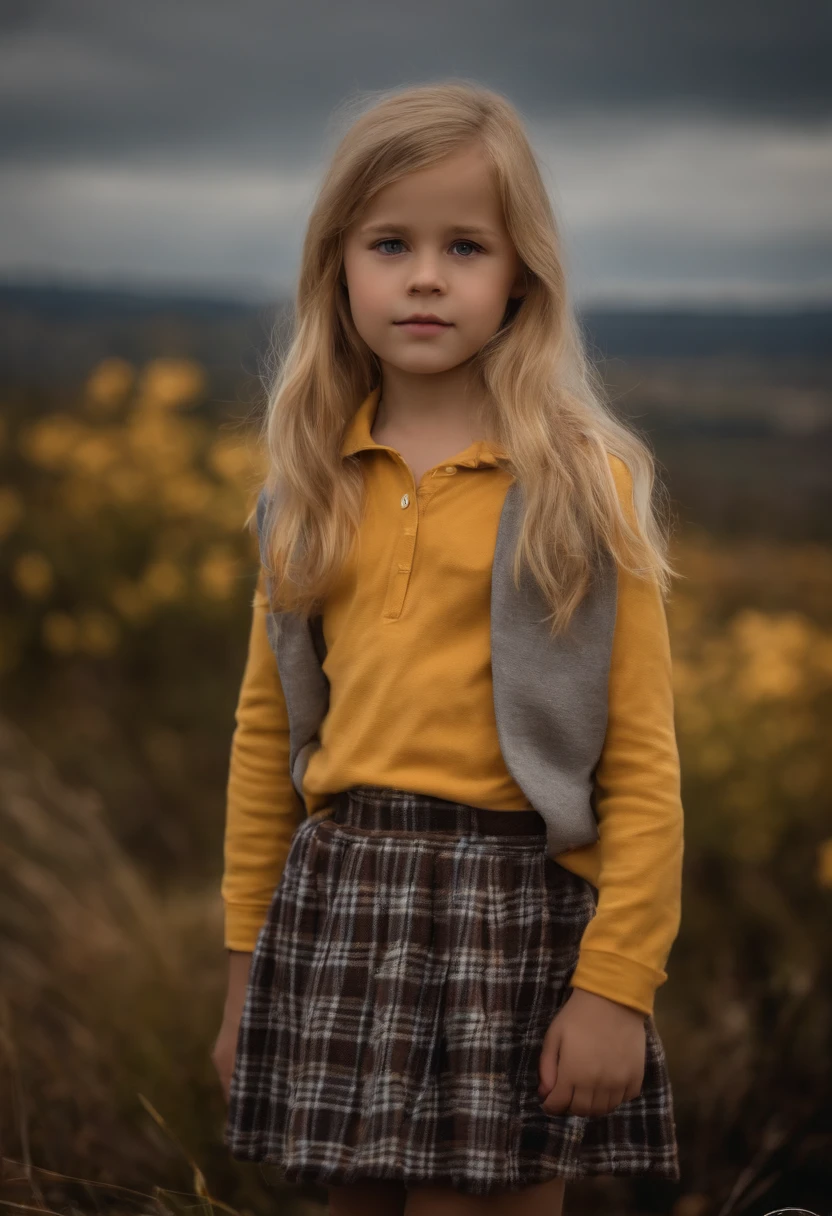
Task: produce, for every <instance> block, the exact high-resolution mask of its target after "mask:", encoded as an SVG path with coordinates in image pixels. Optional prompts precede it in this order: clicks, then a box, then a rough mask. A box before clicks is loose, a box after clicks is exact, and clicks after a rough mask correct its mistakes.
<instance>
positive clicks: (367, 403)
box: [341, 385, 508, 469]
mask: <svg viewBox="0 0 832 1216" xmlns="http://www.w3.org/2000/svg"><path fill="white" fill-rule="evenodd" d="M380 398H381V385H376V387H375V388H374V389H373V390H372V392H370V393H368V394H367V396H366V397H365V398H364V400H363V401H362V402H361V404H360V405H359V407H358V409H357V410H356V412H355V413H354V414H353V416H352V418H351V419H350V421H349V424H348V426H347V429H346V432H345V434H344V438H343V440H342V443H341V455H342V457H344V456H352V455H353V454H354V453H355V452H361V451H364V450H365V449H368V448H380V449H382V450H384V448H385V445H384V444H381V443H376V441H375V439H373V436H372V433H371V432H372V429H373V422H374V421H375V417H376V410H377V409H378V403H379V399H380ZM507 455H508V453H507V452H506V449H505V448H504V447H503V445H502V444H500V443H497V441H496V440H488V439H476V440H475V441H474V442H473V443H472V444H470V445H469V446H468V447H467V448H465V449H464V450H463V451H461V452H459V453H457V455H456V456H452V457H451V458H450V460H449V461H448V463H449V464H455V465H460V466H462V467H464V468H471V469H475V468H478V467H481V466H485V465H490V466H496V464H497V458H498V457H502V458H503V459H505V458H506V457H507Z"/></svg>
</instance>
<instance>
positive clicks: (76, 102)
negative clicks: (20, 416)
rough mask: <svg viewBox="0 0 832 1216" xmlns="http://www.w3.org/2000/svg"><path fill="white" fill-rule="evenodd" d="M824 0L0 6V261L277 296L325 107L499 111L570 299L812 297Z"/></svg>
mask: <svg viewBox="0 0 832 1216" xmlns="http://www.w3.org/2000/svg"><path fill="white" fill-rule="evenodd" d="M830 52H832V6H830V5H829V4H828V3H827V2H826V0H782V2H780V3H777V2H776V0H420V2H419V3H397V2H396V0H303V2H302V3H300V4H297V3H294V2H290V0H271V2H269V0H142V3H135V2H128V0H2V3H0V102H1V103H2V104H0V199H1V201H2V217H3V222H2V224H0V277H2V278H4V279H6V280H9V279H20V278H27V279H32V278H37V279H40V280H42V279H44V278H51V277H55V276H60V277H61V278H63V279H72V280H78V279H85V280H92V281H95V282H99V283H108V284H113V283H115V282H120V283H125V282H130V283H139V284H141V285H152V286H156V285H161V286H165V287H168V286H169V287H173V288H186V289H194V288H197V289H199V290H205V291H210V292H212V293H213V292H216V291H219V292H222V293H226V294H228V293H234V294H236V295H244V296H248V297H251V298H266V299H272V298H275V297H280V296H283V295H284V294H288V293H291V291H292V287H293V277H294V274H295V272H296V268H297V259H298V252H299V248H300V243H301V240H302V235H303V228H304V223H305V217H306V214H307V212H308V208H309V206H310V203H311V201H312V199H313V197H314V192H315V189H316V186H317V183H318V181H319V179H320V175H321V172H322V169H323V166H324V165H325V163H326V160H327V158H328V156H329V154H330V153H331V151H332V148H333V147H334V144H335V142H336V140H337V137H338V133H339V129H340V128H339V123H340V124H343V123H344V122H345V118H344V115H345V113H346V111H345V110H344V106H349V105H355V104H358V105H361V104H362V99H363V102H364V103H365V104H366V103H367V102H369V101H370V100H371V95H372V93H373V91H374V90H382V89H388V88H391V87H395V86H400V85H406V84H417V83H422V82H426V81H430V80H439V79H442V78H443V77H447V76H461V77H465V78H467V79H472V80H475V81H477V82H478V83H481V84H484V85H487V86H489V87H491V88H495V89H498V90H499V91H501V92H503V93H504V94H506V95H507V96H508V97H509V99H510V100H511V101H512V102H513V103H514V104H515V105H516V106H517V107H518V109H519V110H520V112H521V114H522V115H523V117H524V119H525V121H526V123H527V128H528V130H529V133H530V136H531V138H532V142H533V144H534V146H535V149H536V151H537V153H538V155H539V157H540V160H541V164H542V168H543V172H544V177H545V180H546V182H547V185H548V187H549V189H550V192H551V196H552V201H553V204H554V206H555V209H556V211H557V213H558V216H559V218H560V221H561V226H562V231H563V235H564V239H565V248H566V261H567V266H568V268H569V272H570V274H571V278H572V283H573V290H574V293H575V295H576V297H577V298H578V300H579V301H580V302H581V303H584V304H586V303H595V304H598V303H602V302H610V303H617V302H623V301H636V302H677V301H679V302H697V303H710V302H717V303H734V302H744V303H746V302H747V303H751V304H755V305H769V304H782V303H792V302H803V301H819V300H823V301H832V206H830V199H832V73H830V71H829V63H830V61H832V56H831V55H830Z"/></svg>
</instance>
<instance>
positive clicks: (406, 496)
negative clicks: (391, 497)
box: [402, 494, 410, 507]
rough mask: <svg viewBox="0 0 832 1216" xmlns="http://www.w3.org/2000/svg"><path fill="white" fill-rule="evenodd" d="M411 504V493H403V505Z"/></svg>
mask: <svg viewBox="0 0 832 1216" xmlns="http://www.w3.org/2000/svg"><path fill="white" fill-rule="evenodd" d="M409 505H410V495H409V494H402V506H403V507H407V506H409Z"/></svg>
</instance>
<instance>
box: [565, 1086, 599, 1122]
mask: <svg viewBox="0 0 832 1216" xmlns="http://www.w3.org/2000/svg"><path fill="white" fill-rule="evenodd" d="M594 1092H595V1090H594V1088H593V1087H592V1086H589V1085H576V1086H575V1092H574V1094H573V1095H572V1101H571V1102H570V1103H569V1113H570V1115H583V1116H586V1115H591V1114H592V1096H593V1094H594Z"/></svg>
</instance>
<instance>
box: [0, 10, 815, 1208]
mask: <svg viewBox="0 0 832 1216" xmlns="http://www.w3.org/2000/svg"><path fill="white" fill-rule="evenodd" d="M831 24H832V17H831V16H830V10H829V9H828V7H826V6H823V5H822V4H821V3H819V2H818V3H813V2H810V0H791V2H790V3H788V4H786V3H775V2H773V0H756V2H755V3H750V0H735V2H734V3H730V4H725V3H720V4H717V3H713V2H712V0H699V2H698V3H696V4H693V3H689V2H688V0H681V2H677V3H674V4H672V5H668V4H660V3H657V2H654V0H627V2H625V3H614V2H613V0H581V2H580V3H577V2H573V0H569V2H551V3H546V4H543V3H540V2H539V0H514V2H513V3H511V4H507V3H504V2H501V0H495V2H494V3H491V4H488V5H481V4H476V3H472V2H471V0H458V2H457V3H452V4H450V5H448V4H442V3H438V2H437V0H424V2H423V3H422V4H420V5H418V6H404V5H398V6H391V5H389V4H387V3H381V2H380V0H352V2H351V3H350V4H348V5H347V4H340V3H335V2H334V0H330V2H328V3H327V2H322V0H308V2H307V3H305V4H304V5H302V6H299V7H297V8H296V7H294V6H289V5H288V4H275V3H271V4H269V3H266V2H265V0H237V2H236V3H235V4H233V5H232V4H223V3H220V2H219V0H179V2H178V3H177V4H175V5H171V4H164V3H162V2H161V0H145V3H144V4H142V5H127V4H113V3H112V2H111V0H63V2H62V3H57V0H18V2H14V0H7V2H6V3H5V4H4V5H3V6H2V9H0V31H2V40H0V100H2V113H0V158H2V170H3V172H2V184H1V185H0V189H2V198H3V222H2V224H0V319H1V320H2V324H0V401H2V414H1V415H0V470H2V476H1V477H0V545H2V555H3V557H2V563H0V705H1V706H2V708H0V934H2V951H3V966H2V969H0V1143H1V1144H2V1177H0V1200H2V1202H3V1203H4V1204H5V1205H6V1206H8V1207H9V1208H10V1209H12V1210H15V1209H17V1210H21V1211H22V1210H31V1209H32V1208H33V1207H34V1208H38V1209H43V1210H56V1211H57V1210H59V1211H61V1212H68V1213H69V1212H91V1211H103V1210H106V1211H108V1212H128V1211H129V1212H170V1211H179V1210H184V1209H185V1208H190V1207H192V1206H193V1205H194V1204H198V1205H200V1207H201V1208H202V1210H203V1211H211V1212H213V1211H215V1210H216V1211H220V1210H229V1209H231V1210H234V1211H247V1212H252V1213H258V1214H259V1213H266V1212H269V1213H273V1212H275V1211H281V1212H287V1213H321V1212H323V1211H324V1206H323V1205H324V1200H325V1194H324V1193H323V1192H322V1191H320V1190H316V1189H315V1188H314V1187H309V1188H288V1187H285V1186H283V1185H282V1184H281V1181H280V1179H279V1178H278V1177H276V1176H274V1175H271V1174H270V1173H269V1170H268V1168H264V1169H258V1168H256V1167H248V1166H242V1165H239V1164H237V1163H234V1162H232V1161H230V1159H229V1158H228V1157H227V1155H226V1153H225V1150H224V1149H223V1147H222V1143H221V1133H222V1126H223V1119H224V1103H223V1099H222V1095H221V1091H220V1088H219V1084H218V1081H217V1079H216V1076H215V1075H214V1072H213V1066H212V1064H211V1062H210V1058H209V1053H210V1050H211V1047H212V1045H213V1040H214V1037H215V1035H216V1032H217V1030H218V1027H219V1021H220V1016H221V1011H222V1002H223V998H224V985H225V975H226V956H225V952H224V950H223V945H222V908H221V903H220V898H219V881H220V876H221V868H222V858H221V850H222V832H223V822H224V795H225V781H226V776H227V764H228V752H229V745H230V738H231V731H232V729H233V711H234V706H235V702H236V696H237V691H238V687H239V682H240V678H241V676H242V669H243V662H244V657H245V647H246V643H247V634H248V624H249V604H250V598H251V594H252V591H253V585H254V577H255V572H256V553H255V546H254V541H253V538H252V537H251V535H250V534H249V533H248V532H247V531H246V529H245V526H244V520H245V516H246V514H247V511H248V509H249V507H250V506H251V505H252V503H253V494H254V491H255V490H256V487H257V484H258V476H259V473H260V469H261V465H260V458H259V453H258V451H257V445H256V426H257V423H258V420H259V418H260V416H261V411H262V409H263V407H264V400H265V385H266V384H267V382H268V379H269V376H270V375H271V371H272V369H273V366H274V360H275V357H276V356H275V350H276V349H277V348H278V346H279V342H280V340H281V336H285V335H286V334H287V333H288V332H289V327H290V325H291V306H292V305H291V301H292V292H293V286H294V275H295V272H296V269H297V264H298V255H299V248H300V243H301V241H302V238H303V232H304V223H305V217H306V215H307V213H308V209H309V206H310V204H311V202H312V199H313V197H314V192H315V188H316V185H317V182H318V180H319V177H320V174H321V171H322V168H323V166H324V164H325V163H326V161H327V158H328V156H329V154H330V152H331V150H332V148H333V147H334V145H335V142H336V141H337V138H338V136H339V133H340V130H341V129H342V127H343V125H344V123H345V122H346V121H347V120H348V119H347V118H346V117H345V115H346V113H347V110H346V109H345V108H344V107H347V109H348V108H349V106H351V105H352V104H353V103H354V102H357V103H358V104H361V102H362V101H363V100H371V96H370V95H371V93H372V91H373V90H376V89H384V88H388V87H391V86H397V85H404V84H415V83H420V82H424V81H429V80H436V79H441V78H444V77H446V76H452V75H456V76H463V77H467V78H470V79H473V80H476V81H477V82H479V83H482V84H485V85H488V86H490V87H493V88H496V89H499V90H500V91H502V92H504V93H505V94H506V95H507V96H508V97H509V98H510V99H511V100H512V101H513V102H514V104H515V105H517V106H518V108H519V109H520V111H521V113H522V114H523V116H524V118H525V119H526V121H527V124H528V129H529V132H530V134H531V137H532V139H533V142H534V145H535V148H536V149H537V151H538V153H539V156H540V159H541V163H542V167H543V171H544V174H545V177H546V182H547V186H548V188H549V189H550V192H551V196H552V201H553V203H554V205H555V208H556V210H557V213H558V216H559V218H560V222H561V228H562V234H563V241H564V250H565V259H566V263H567V268H568V270H569V274H570V277H571V283H572V289H573V294H574V297H575V299H576V302H577V304H578V307H579V310H580V314H581V320H582V324H583V326H584V328H585V332H586V334H587V340H588V342H589V343H590V347H591V350H592V352H593V354H594V356H595V358H596V359H597V361H598V363H599V365H600V366H601V368H602V370H603V374H604V377H605V380H606V382H607V384H608V386H609V389H610V394H611V396H612V399H613V401H614V404H615V408H616V409H617V410H618V411H619V412H620V413H621V415H622V417H626V418H628V419H629V420H630V421H631V422H632V423H633V425H635V426H636V427H637V428H638V429H639V430H640V431H641V433H642V434H643V435H644V436H645V437H646V438H647V439H648V441H649V443H650V444H651V446H652V448H653V450H654V452H655V454H656V458H657V462H658V472H659V475H660V477H661V479H662V481H663V482H664V484H665V485H666V486H667V489H668V492H669V495H670V501H671V504H672V511H673V519H674V527H673V557H674V560H675V562H676V564H677V566H678V567H679V569H680V570H681V571H682V573H683V576H684V577H683V578H682V579H680V580H679V581H678V582H677V583H676V585H675V590H674V592H673V595H672V598H671V601H670V602H669V604H668V615H669V619H670V626H671V631H672V645H673V655H674V668H675V680H676V696H677V733H678V738H679V746H680V750H681V754H682V767H683V796H684V804H685V812H686V855H685V896H684V912H683V922H682V928H681V932H680V935H679V938H678V939H677V942H676V944H675V945H674V948H673V952H672V955H671V959H670V961H669V967H668V971H669V977H670V978H669V981H668V983H667V984H666V985H664V986H663V987H662V988H661V989H660V990H659V992H658V994H657V1007H656V1020H657V1024H658V1025H659V1028H660V1031H661V1033H662V1036H663V1040H664V1042H665V1047H666V1050H667V1054H668V1060H669V1065H670V1071H671V1076H672V1080H673V1084H674V1094H675V1101H676V1116H677V1128H678V1136H679V1142H680V1148H681V1158H682V1173H683V1177H682V1180H681V1182H680V1183H679V1184H678V1185H675V1184H665V1183H660V1182H657V1181H654V1180H651V1179H649V1178H645V1179H639V1180H635V1181H631V1182H627V1181H623V1180H614V1179H612V1180H609V1179H607V1180H587V1181H585V1182H581V1183H576V1184H571V1185H570V1187H568V1188H567V1201H566V1210H567V1211H568V1212H572V1213H575V1214H577V1213H578V1212H579V1211H580V1212H583V1213H604V1214H605V1216H610V1214H617V1213H621V1214H627V1216H635V1214H636V1213H643V1212H644V1213H646V1212H662V1213H671V1214H672V1216H728V1214H729V1213H742V1214H744V1216H757V1214H760V1216H762V1213H765V1212H771V1211H773V1210H774V1209H775V1208H781V1207H786V1206H790V1207H804V1208H808V1209H810V1210H811V1211H814V1212H817V1213H826V1214H828V1213H829V1212H830V1202H832V1199H830V1197H832V1164H830V1162H832V1107H831V1106H830V1094H832V1084H830V1082H831V1081H832V1075H830V1074H831V1073H832V1069H831V1068H830V1060H832V1051H831V1050H830V1049H832V1041H831V1040H832V1036H830V1006H832V951H831V950H830V944H832V943H831V942H830V929H829V925H830V911H831V910H832V807H831V806H830V791H831V790H832V766H831V765H830V748H829V727H830V717H831V716H832V715H830V704H831V703H832V598H830V589H831V588H832V495H831V494H830V478H829V468H830V454H832V359H831V357H830V340H829V339H830V328H831V327H830V318H832V212H830V207H829V200H830V197H832V98H831V97H830V93H831V92H832V86H831V85H830V82H831V81H832V76H830V74H829V72H828V64H829V62H830V50H832V46H830V43H832V29H831V28H830V25H831ZM224 1205H225V1206H224Z"/></svg>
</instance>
